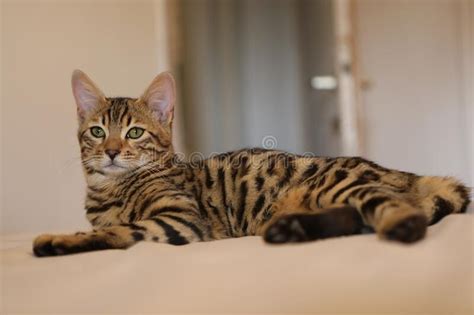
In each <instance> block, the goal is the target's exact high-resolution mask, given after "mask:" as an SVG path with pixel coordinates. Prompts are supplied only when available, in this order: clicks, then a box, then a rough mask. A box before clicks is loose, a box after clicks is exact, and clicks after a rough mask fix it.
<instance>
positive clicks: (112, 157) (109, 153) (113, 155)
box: [105, 149, 120, 160]
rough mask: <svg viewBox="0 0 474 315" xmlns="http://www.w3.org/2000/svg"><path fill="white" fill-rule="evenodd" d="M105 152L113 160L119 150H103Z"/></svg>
mask: <svg viewBox="0 0 474 315" xmlns="http://www.w3.org/2000/svg"><path fill="white" fill-rule="evenodd" d="M105 154H107V155H108V156H109V157H110V159H111V160H113V159H114V158H115V157H116V156H117V155H119V154H120V150H110V149H107V150H105Z"/></svg>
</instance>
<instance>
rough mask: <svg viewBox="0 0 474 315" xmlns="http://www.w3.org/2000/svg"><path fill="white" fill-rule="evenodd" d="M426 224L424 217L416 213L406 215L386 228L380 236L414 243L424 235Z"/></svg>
mask: <svg viewBox="0 0 474 315" xmlns="http://www.w3.org/2000/svg"><path fill="white" fill-rule="evenodd" d="M427 226H428V220H427V219H426V217H425V216H424V215H422V214H416V215H412V216H409V217H406V218H404V219H402V220H401V221H399V222H397V223H396V224H394V225H393V226H392V227H390V228H388V229H387V230H386V231H385V232H383V234H382V237H384V238H386V239H389V240H394V241H400V242H403V243H414V242H416V241H419V240H421V239H422V238H423V237H424V236H425V234H426V228H427Z"/></svg>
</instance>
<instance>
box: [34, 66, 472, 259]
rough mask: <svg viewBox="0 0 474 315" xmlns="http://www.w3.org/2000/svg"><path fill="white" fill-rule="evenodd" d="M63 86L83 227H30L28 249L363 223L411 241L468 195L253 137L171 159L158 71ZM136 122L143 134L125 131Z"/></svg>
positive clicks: (167, 101) (299, 234)
mask: <svg viewBox="0 0 474 315" xmlns="http://www.w3.org/2000/svg"><path fill="white" fill-rule="evenodd" d="M73 91H74V95H75V98H76V103H77V105H78V117H79V131H78V139H79V143H80V147H81V157H82V161H83V168H84V174H85V177H86V181H87V194H86V201H85V211H86V216H87V219H88V220H89V221H90V223H91V224H92V226H93V228H94V229H93V231H91V232H79V233H76V234H71V235H41V236H39V237H37V238H36V239H35V241H34V245H33V251H34V253H35V255H37V256H50V255H62V254H71V253H78V252H83V251H91V250H102V249H111V248H115V249H124V248H128V247H130V246H132V245H133V244H135V243H137V242H140V241H152V242H160V243H168V244H172V245H184V244H188V243H192V242H199V241H211V240H218V239H225V238H231V237H241V236H246V235H261V236H263V238H264V240H265V241H267V242H269V243H287V242H303V241H310V240H316V239H322V238H327V237H334V236H340V235H349V234H356V233H360V232H361V230H362V229H363V228H365V227H369V228H371V229H373V230H375V232H376V233H377V234H378V235H379V236H380V237H381V238H385V239H391V240H396V241H401V242H407V243H410V242H414V241H417V240H419V239H421V238H422V237H423V236H424V235H425V231H426V227H427V225H428V224H433V223H436V222H438V221H439V220H440V219H442V218H443V217H444V216H446V215H448V214H451V213H459V212H464V211H465V210H466V207H467V205H468V203H469V190H468V188H466V187H465V186H464V185H462V184H461V183H460V182H459V181H457V180H456V179H454V178H448V177H431V176H418V175H415V174H412V173H407V172H401V171H396V170H390V169H387V168H384V167H381V166H379V165H377V164H375V163H373V162H371V161H368V160H365V159H363V158H360V157H338V158H328V157H303V156H299V155H295V154H290V153H286V152H282V151H277V150H265V149H258V148H257V149H242V150H237V151H233V152H227V153H223V154H219V155H215V156H212V157H210V158H208V159H205V160H200V161H191V162H183V161H180V160H179V159H177V155H175V154H174V151H173V146H172V143H171V124H172V118H173V108H174V99H175V97H174V93H175V92H174V81H173V79H172V77H171V76H170V75H169V74H167V73H164V74H161V75H159V76H158V77H157V78H156V79H155V80H154V81H153V82H152V84H151V85H150V87H149V88H148V89H147V91H146V92H145V93H144V95H143V96H142V97H140V98H138V99H133V98H107V97H105V96H104V95H103V93H102V92H101V91H100V90H99V89H98V88H97V87H96V86H95V85H94V83H93V82H92V81H91V80H90V79H89V78H88V77H87V76H86V75H85V74H84V73H82V72H80V71H76V72H74V74H73ZM92 126H100V127H101V128H103V130H104V131H105V136H104V137H103V138H96V137H94V136H93V134H92V133H91V127H92ZM136 126H138V127H141V128H143V129H144V130H145V132H144V134H143V136H141V137H140V138H139V139H130V138H128V137H127V131H129V130H130V128H133V127H136ZM107 150H109V151H107ZM110 150H112V151H115V152H119V153H118V155H117V157H116V158H111V157H110V156H108V153H107V152H110ZM112 160H113V161H112ZM111 163H112V164H111Z"/></svg>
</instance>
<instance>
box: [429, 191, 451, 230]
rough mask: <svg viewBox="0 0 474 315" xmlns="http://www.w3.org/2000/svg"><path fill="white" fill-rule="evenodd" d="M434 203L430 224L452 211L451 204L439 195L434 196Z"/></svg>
mask: <svg viewBox="0 0 474 315" xmlns="http://www.w3.org/2000/svg"><path fill="white" fill-rule="evenodd" d="M434 204H435V205H434V212H433V217H432V218H431V222H430V224H435V223H438V222H439V221H440V220H441V219H442V218H444V217H445V216H447V215H448V214H451V213H453V211H454V206H453V204H452V203H451V202H449V201H447V200H446V199H443V198H441V197H439V196H436V197H434Z"/></svg>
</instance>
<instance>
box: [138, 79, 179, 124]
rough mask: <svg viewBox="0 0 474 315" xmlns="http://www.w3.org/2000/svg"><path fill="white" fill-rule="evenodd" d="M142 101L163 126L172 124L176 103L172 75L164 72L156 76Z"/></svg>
mask: <svg viewBox="0 0 474 315" xmlns="http://www.w3.org/2000/svg"><path fill="white" fill-rule="evenodd" d="M141 99H142V100H143V101H144V102H145V103H146V104H147V106H148V107H149V108H150V109H151V111H152V112H153V114H154V117H155V119H157V120H158V121H159V122H160V123H162V124H170V123H171V122H172V121H173V114H174V104H175V101H176V87H175V83H174V79H173V76H172V75H171V73H169V72H162V73H160V74H159V75H158V76H156V78H155V79H153V81H152V82H151V84H150V86H149V87H148V88H147V89H146V91H145V93H143V95H142V97H141Z"/></svg>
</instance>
